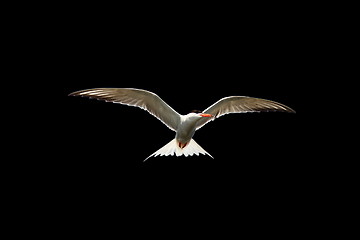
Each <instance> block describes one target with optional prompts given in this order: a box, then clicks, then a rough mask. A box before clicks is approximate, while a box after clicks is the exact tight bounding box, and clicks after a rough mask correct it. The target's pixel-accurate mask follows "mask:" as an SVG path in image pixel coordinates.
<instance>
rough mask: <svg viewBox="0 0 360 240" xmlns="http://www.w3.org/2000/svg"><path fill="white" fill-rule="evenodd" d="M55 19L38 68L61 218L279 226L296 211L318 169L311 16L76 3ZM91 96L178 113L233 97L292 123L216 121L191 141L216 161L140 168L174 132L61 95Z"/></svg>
mask: <svg viewBox="0 0 360 240" xmlns="http://www.w3.org/2000/svg"><path fill="white" fill-rule="evenodd" d="M208 7H209V6H208ZM117 10H119V11H117ZM57 14H58V15H57V16H58V17H56V20H55V21H54V22H51V23H49V35H48V39H49V40H50V41H49V42H48V43H47V44H48V46H49V51H48V54H47V55H48V56H51V58H50V57H49V62H48V63H47V66H48V67H47V70H48V74H49V76H50V77H51V78H52V79H53V82H55V83H56V85H57V89H59V90H60V91H59V94H57V95H56V97H59V99H60V101H59V102H60V104H61V106H60V107H59V109H57V113H56V123H54V125H53V126H52V127H51V128H50V129H53V130H54V133H53V132H51V134H53V135H55V136H56V137H58V139H61V140H59V143H58V144H57V145H56V148H54V150H53V152H54V154H53V155H52V157H49V159H48V160H50V161H49V162H48V163H47V164H46V166H45V168H46V171H47V174H49V175H50V176H52V177H53V176H55V177H54V178H55V179H56V180H55V181H54V182H53V183H52V184H53V187H54V188H55V189H56V190H59V196H58V197H59V199H60V200H59V201H60V202H61V203H62V204H60V209H63V210H64V211H65V212H67V211H69V210H68V209H76V211H75V212H77V213H78V214H79V215H81V216H83V215H85V216H89V218H91V216H93V215H96V214H99V215H102V214H103V212H102V211H105V212H109V211H111V212H114V213H115V212H116V213H119V212H121V211H127V210H129V209H131V211H133V212H136V213H137V214H140V213H139V212H146V213H147V214H145V215H146V216H144V215H143V214H142V215H141V216H142V217H143V218H142V221H149V220H150V219H151V217H152V216H153V215H154V214H155V215H156V214H159V212H158V211H160V209H161V210H162V214H163V215H162V217H163V218H167V217H170V215H171V216H172V215H182V214H184V215H187V214H189V215H188V217H189V218H192V217H190V216H193V214H192V213H191V212H193V211H195V212H196V214H195V215H196V216H198V217H200V216H201V217H204V216H205V217H206V216H208V217H209V218H210V219H211V216H215V215H217V216H221V218H225V217H226V216H227V214H230V216H232V217H234V216H239V215H241V214H242V215H243V216H246V217H243V218H241V219H239V221H245V222H246V221H248V222H252V221H257V220H256V216H261V218H262V219H265V221H267V222H270V221H271V219H272V218H274V217H279V218H280V219H281V220H279V224H283V225H286V224H287V223H286V219H293V217H295V216H299V215H306V214H307V209H308V207H309V205H312V204H313V203H314V202H313V197H312V196H313V194H314V193H315V192H316V191H317V190H316V189H317V187H316V186H315V187H314V186H311V185H312V183H311V182H312V180H313V179H314V172H315V171H316V168H317V167H318V165H317V163H314V161H313V160H312V159H310V158H309V157H308V156H309V155H308V154H309V151H310V148H311V147H312V146H309V144H308V143H307V139H308V137H309V136H307V134H306V129H307V126H306V122H307V120H306V118H307V117H305V116H306V115H307V110H306V108H307V106H306V102H304V101H303V96H304V95H305V96H306V95H307V94H308V90H307V89H308V86H309V82H311V81H312V80H314V79H315V77H316V76H314V74H312V69H313V68H314V67H315V63H314V62H316V61H314V59H316V54H315V55H314V54H313V53H312V49H313V44H314V41H316V40H314V39H313V38H314V35H313V32H314V28H316V26H315V27H311V28H309V26H310V25H311V24H309V22H308V21H309V20H308V19H309V18H310V17H311V14H312V13H311V11H305V12H304V11H303V8H301V6H288V7H287V8H286V9H284V8H283V7H282V8H280V7H279V6H273V5H272V6H264V5H261V6H238V7H234V6H233V7H232V6H228V7H221V8H219V9H217V6H212V7H210V8H207V7H205V6H193V7H186V8H184V6H182V7H181V8H177V7H172V6H169V8H167V10H165V11H164V10H162V9H160V8H158V7H157V6H151V8H148V7H147V6H143V5H142V6H137V7H135V8H127V7H117V8H116V9H113V11H111V10H110V8H106V7H105V8H99V9H97V6H95V5H94V6H84V5H82V6H73V7H71V8H66V10H64V11H60V13H57ZM54 56H55V59H56V60H54V61H52V60H50V59H54V58H53V57H54ZM45 60H46V59H45ZM305 79H306V81H305ZM98 87H114V88H116V87H119V88H123V87H130V88H140V89H146V90H149V91H152V92H154V93H156V94H158V95H159V96H160V97H161V98H162V99H163V100H164V101H166V102H167V103H168V104H169V105H170V106H172V107H173V108H174V109H175V110H176V111H178V112H179V113H180V114H187V113H188V112H190V111H191V110H193V109H199V110H203V109H205V108H207V107H208V106H210V105H211V104H213V103H214V102H216V101H217V100H219V99H220V98H222V97H226V96H231V95H243V96H251V97H258V98H264V99H269V100H273V101H277V102H280V103H283V104H285V105H287V106H289V107H291V108H293V109H294V110H295V111H296V112H297V113H296V114H289V113H247V114H231V115H226V116H223V117H221V118H219V119H217V120H216V121H214V122H211V123H209V124H207V125H206V126H204V127H203V128H202V129H200V130H199V131H197V132H196V133H195V136H194V139H195V140H196V142H197V143H198V144H199V145H200V146H202V147H203V148H204V149H205V150H206V151H208V152H209V153H210V154H211V155H212V156H213V157H214V159H212V158H209V157H208V156H199V157H196V156H195V157H187V158H186V157H156V158H150V159H148V161H146V162H143V160H144V159H145V158H146V157H148V156H149V155H150V154H152V153H153V152H155V151H156V150H158V149H159V148H161V147H162V146H163V145H165V144H166V143H168V142H169V141H170V140H172V139H173V138H174V136H175V132H172V131H171V130H169V129H168V128H167V127H166V126H164V125H163V124H162V123H161V122H160V121H158V120H157V119H156V118H154V117H153V116H151V115H150V114H148V113H147V112H145V111H143V110H141V109H139V108H134V107H128V106H123V105H119V104H113V103H105V102H102V101H97V100H91V99H86V98H80V97H68V94H69V93H71V92H74V91H77V90H82V89H88V88H98ZM54 98H55V96H54ZM57 156H59V157H57ZM43 167H44V166H43ZM310 186H311V188H310ZM55 195H56V194H55ZM311 199H312V200H311ZM120 202H121V204H120ZM92 207H94V209H92V210H91V211H89V209H90V208H92ZM101 209H102V210H101ZM167 214H168V215H167ZM130 215H131V214H129V215H127V216H130ZM129 221H130V222H131V221H135V222H136V220H134V219H130V220H129ZM190 222H193V223H194V224H195V222H196V220H192V221H191V220H190ZM234 224H235V223H234ZM190 225H191V224H190ZM250 225H252V224H250ZM287 227H292V226H291V224H288V226H287ZM230 228H231V225H230ZM294 228H296V227H295V226H294Z"/></svg>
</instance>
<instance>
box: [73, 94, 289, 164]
mask: <svg viewBox="0 0 360 240" xmlns="http://www.w3.org/2000/svg"><path fill="white" fill-rule="evenodd" d="M69 96H82V97H89V98H95V99H98V100H104V101H106V102H113V103H120V104H125V105H129V106H135V107H140V108H142V109H145V110H147V111H148V112H149V113H151V114H152V115H153V116H155V117H156V118H158V119H159V120H160V121H162V122H163V123H164V124H165V125H166V126H167V127H169V128H170V129H171V130H173V131H175V132H176V135H175V139H173V140H172V141H170V142H169V143H168V144H166V145H165V146H164V147H162V148H160V149H159V150H158V151H156V152H155V153H153V154H151V155H150V156H149V157H152V156H155V157H156V156H158V155H160V156H164V155H165V156H168V155H174V154H175V155H176V156H181V155H185V156H192V155H193V154H196V155H199V153H201V154H204V155H205V154H207V155H209V156H210V157H212V156H211V155H210V154H209V153H208V152H206V151H205V150H204V149H203V148H202V147H200V145H198V144H197V143H196V142H195V141H194V139H192V137H193V136H194V134H195V131H196V130H198V129H199V128H201V127H202V126H204V125H205V124H206V123H208V122H209V121H212V120H215V119H216V118H219V117H221V116H223V115H225V114H229V113H245V112H268V111H275V112H290V113H295V111H294V110H292V109H291V108H289V107H287V106H285V105H283V104H281V103H277V102H274V101H270V100H265V99H260V98H252V97H245V96H231V97H225V98H222V99H220V100H219V101H217V102H216V103H214V104H213V105H211V106H210V107H208V108H207V109H205V110H204V111H202V112H198V113H195V112H192V113H189V114H186V115H180V114H179V113H177V112H176V111H175V110H174V109H172V108H171V107H170V106H169V105H168V104H166V103H165V102H164V101H163V100H162V99H161V98H160V97H159V96H158V95H156V94H155V93H152V92H149V91H146V90H142V89H135V88H93V89H86V90H80V91H77V92H73V93H70V94H69ZM149 157H148V158H149ZM148 158H146V159H145V160H147V159H148Z"/></svg>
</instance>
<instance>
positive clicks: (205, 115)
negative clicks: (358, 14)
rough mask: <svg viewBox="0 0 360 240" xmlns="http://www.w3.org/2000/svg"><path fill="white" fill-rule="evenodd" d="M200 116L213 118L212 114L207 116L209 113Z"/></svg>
mask: <svg viewBox="0 0 360 240" xmlns="http://www.w3.org/2000/svg"><path fill="white" fill-rule="evenodd" d="M200 116H202V117H212V115H211V114H207V113H202V114H200Z"/></svg>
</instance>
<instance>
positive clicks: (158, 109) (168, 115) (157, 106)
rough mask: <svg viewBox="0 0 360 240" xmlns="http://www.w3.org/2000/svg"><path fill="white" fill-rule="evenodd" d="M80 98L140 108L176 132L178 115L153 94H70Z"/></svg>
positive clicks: (111, 91) (115, 91)
mask: <svg viewBox="0 0 360 240" xmlns="http://www.w3.org/2000/svg"><path fill="white" fill-rule="evenodd" d="M69 96H82V97H89V98H95V99H98V100H104V101H106V102H113V103H121V104H125V105H129V106H135V107H140V108H142V109H144V110H147V111H148V112H149V113H151V114H152V115H154V116H155V117H157V118H158V119H159V120H161V121H162V122H163V123H164V124H165V125H166V126H168V127H169V128H170V129H171V130H173V131H176V129H177V126H178V124H179V122H180V115H179V114H178V113H177V112H176V111H175V110H174V109H172V108H171V107H170V106H169V105H168V104H166V103H165V102H164V101H163V100H162V99H161V98H160V97H159V96H158V95H156V94H155V93H152V92H149V91H146V90H142V89H135V88H93V89H86V90H80V91H77V92H73V93H70V94H69Z"/></svg>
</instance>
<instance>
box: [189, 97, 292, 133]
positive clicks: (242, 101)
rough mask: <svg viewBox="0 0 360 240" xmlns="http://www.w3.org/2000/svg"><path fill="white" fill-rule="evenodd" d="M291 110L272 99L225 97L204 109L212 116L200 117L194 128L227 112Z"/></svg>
mask: <svg viewBox="0 0 360 240" xmlns="http://www.w3.org/2000/svg"><path fill="white" fill-rule="evenodd" d="M270 111H271V112H291V113H295V111H294V110H292V109H291V108H289V107H287V106H285V105H284V104H281V103H277V102H274V101H270V100H266V99H261V98H252V97H244V96H233V97H225V98H222V99H220V100H219V101H217V102H216V103H214V104H213V105H211V106H210V107H208V108H207V109H205V110H204V111H203V112H204V113H208V114H211V115H213V116H214V117H213V118H201V119H200V120H199V121H198V122H197V125H196V129H199V128H201V127H202V126H204V125H205V124H206V123H208V122H209V121H212V120H215V119H216V118H218V117H221V116H223V115H225V114H229V113H246V112H270Z"/></svg>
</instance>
